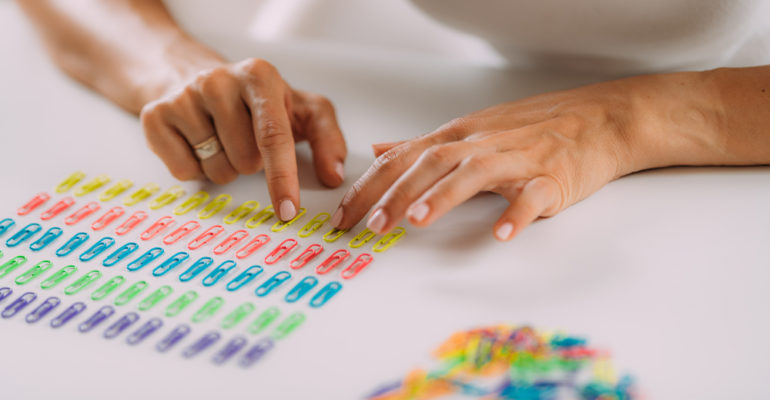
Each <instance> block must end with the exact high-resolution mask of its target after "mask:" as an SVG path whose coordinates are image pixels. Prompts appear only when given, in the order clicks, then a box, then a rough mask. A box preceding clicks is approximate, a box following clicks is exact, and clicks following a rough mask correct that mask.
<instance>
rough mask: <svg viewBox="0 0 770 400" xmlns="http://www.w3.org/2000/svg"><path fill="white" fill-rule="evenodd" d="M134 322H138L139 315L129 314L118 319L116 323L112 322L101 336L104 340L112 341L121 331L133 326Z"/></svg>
mask: <svg viewBox="0 0 770 400" xmlns="http://www.w3.org/2000/svg"><path fill="white" fill-rule="evenodd" d="M136 321H139V314H137V313H135V312H130V313H128V314H126V315H124V316H122V317H120V319H118V320H117V321H115V322H113V323H112V325H110V326H109V327H108V328H107V329H105V330H104V333H103V334H102V336H104V338H105V339H112V338H114V337H117V336H118V335H120V334H121V333H123V331H125V330H126V329H128V328H129V327H130V326H131V325H133V324H135V323H136Z"/></svg>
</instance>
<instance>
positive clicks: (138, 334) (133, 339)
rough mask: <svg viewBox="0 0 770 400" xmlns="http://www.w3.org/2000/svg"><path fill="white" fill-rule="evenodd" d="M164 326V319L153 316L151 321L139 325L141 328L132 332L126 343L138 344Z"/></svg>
mask: <svg viewBox="0 0 770 400" xmlns="http://www.w3.org/2000/svg"><path fill="white" fill-rule="evenodd" d="M162 326H163V321H161V320H160V318H152V319H150V320H149V321H147V322H146V323H145V324H144V325H142V326H141V327H139V329H137V330H135V331H134V332H132V333H131V334H130V335H128V337H127V338H126V343H128V344H130V345H137V344H139V343H141V342H143V341H144V339H147V337H148V336H150V335H152V334H153V333H155V331H157V330H158V329H160V328H161V327H162Z"/></svg>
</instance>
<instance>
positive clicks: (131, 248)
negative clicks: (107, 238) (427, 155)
mask: <svg viewBox="0 0 770 400" xmlns="http://www.w3.org/2000/svg"><path fill="white" fill-rule="evenodd" d="M138 248H139V245H138V244H136V243H134V242H128V243H126V244H124V245H123V246H120V247H119V248H118V249H117V250H115V251H113V252H112V254H110V255H109V256H107V258H105V259H104V261H102V265H104V266H105V267H111V266H113V265H115V264H117V263H119V262H121V261H122V260H123V259H124V258H126V257H128V256H130V255H131V254H133V253H134V252H135V251H136V249H138Z"/></svg>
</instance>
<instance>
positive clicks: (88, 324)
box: [78, 306, 115, 333]
mask: <svg viewBox="0 0 770 400" xmlns="http://www.w3.org/2000/svg"><path fill="white" fill-rule="evenodd" d="M112 314H115V309H114V308H112V307H111V306H103V307H102V308H100V309H98V310H96V312H95V313H93V315H91V316H90V317H88V319H86V320H85V321H83V322H81V323H80V325H78V330H79V331H80V332H81V333H86V332H90V331H91V330H92V329H94V328H96V327H97V326H99V325H101V323H102V322H104V321H105V320H106V319H107V318H109V317H111V316H112Z"/></svg>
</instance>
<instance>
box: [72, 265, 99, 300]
mask: <svg viewBox="0 0 770 400" xmlns="http://www.w3.org/2000/svg"><path fill="white" fill-rule="evenodd" d="M101 277H102V273H101V272H99V271H98V270H92V271H90V272H88V273H87V274H85V275H83V276H81V277H80V278H78V280H76V281H75V282H72V284H70V285H69V286H67V287H66V288H64V294H68V295H73V294H75V293H78V292H80V291H81V290H83V289H85V288H86V287H88V286H90V285H91V284H92V283H94V282H96V280H97V279H99V278H101Z"/></svg>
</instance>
